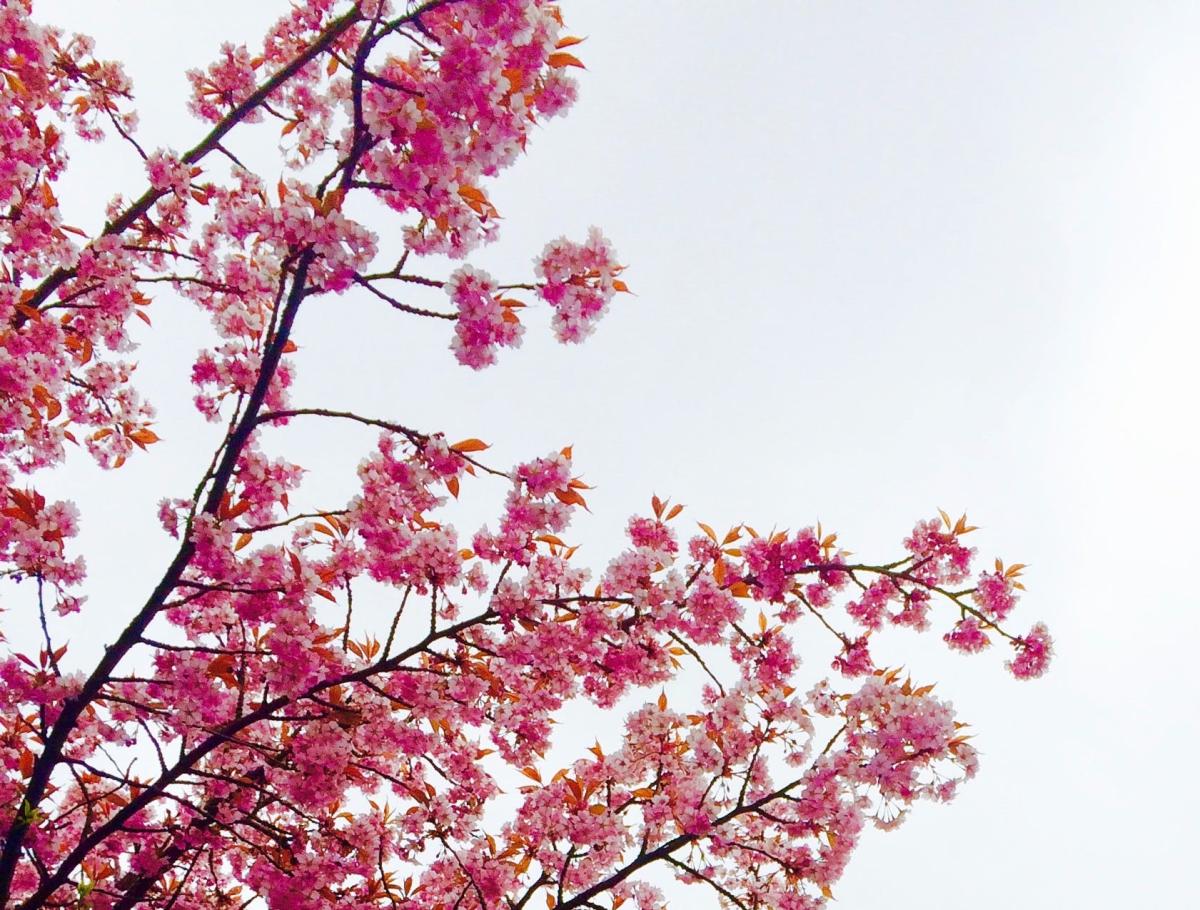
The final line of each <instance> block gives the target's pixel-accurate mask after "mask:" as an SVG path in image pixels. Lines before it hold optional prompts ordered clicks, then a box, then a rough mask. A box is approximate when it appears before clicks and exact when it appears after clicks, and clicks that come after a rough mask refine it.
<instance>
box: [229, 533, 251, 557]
mask: <svg viewBox="0 0 1200 910" xmlns="http://www.w3.org/2000/svg"><path fill="white" fill-rule="evenodd" d="M251 540H253V536H252V535H250V534H243V535H241V536H240V537H238V539H237V544H236V545H235V546H234V548H233V552H235V553H236V552H237V551H238V550H244V549H245V548H246V547H248V546H249V545H250V541H251Z"/></svg>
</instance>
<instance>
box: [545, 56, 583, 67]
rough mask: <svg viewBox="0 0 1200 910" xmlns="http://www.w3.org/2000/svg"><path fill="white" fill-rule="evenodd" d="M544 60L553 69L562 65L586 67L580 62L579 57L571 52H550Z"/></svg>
mask: <svg viewBox="0 0 1200 910" xmlns="http://www.w3.org/2000/svg"><path fill="white" fill-rule="evenodd" d="M546 62H547V63H548V64H550V66H552V67H553V68H554V69H562V68H563V67H564V66H577V67H579V68H580V69H587V67H585V66H584V65H583V63H582V62H580V60H579V58H578V57H576V56H574V55H573V54H551V55H550V56H549V57H547V58H546Z"/></svg>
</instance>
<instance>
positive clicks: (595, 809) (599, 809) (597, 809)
mask: <svg viewBox="0 0 1200 910" xmlns="http://www.w3.org/2000/svg"><path fill="white" fill-rule="evenodd" d="M25 776H26V777H28V776H29V775H28V774H27V775H25ZM588 811H589V812H591V813H592V815H603V814H604V813H605V812H607V811H608V809H606V808H605V807H604V806H601V805H599V804H597V805H595V806H588Z"/></svg>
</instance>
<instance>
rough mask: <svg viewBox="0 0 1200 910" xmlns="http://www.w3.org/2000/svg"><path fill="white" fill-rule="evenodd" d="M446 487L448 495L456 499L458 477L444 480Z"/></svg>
mask: <svg viewBox="0 0 1200 910" xmlns="http://www.w3.org/2000/svg"><path fill="white" fill-rule="evenodd" d="M446 489H447V490H449V491H450V495H451V496H453V497H454V498H455V499H458V478H457V477H451V478H450V479H449V480H447V481H446Z"/></svg>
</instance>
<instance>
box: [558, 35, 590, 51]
mask: <svg viewBox="0 0 1200 910" xmlns="http://www.w3.org/2000/svg"><path fill="white" fill-rule="evenodd" d="M584 40H585V39H583V38H578V37H576V36H575V35H565V36H563V37H562V38H559V39H558V43H557V44H556V45H554V46H555V47H556V48H558V49H560V50H561V49H562V48H564V47H574V46H575V45H576V44H582V43H583V41H584Z"/></svg>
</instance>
